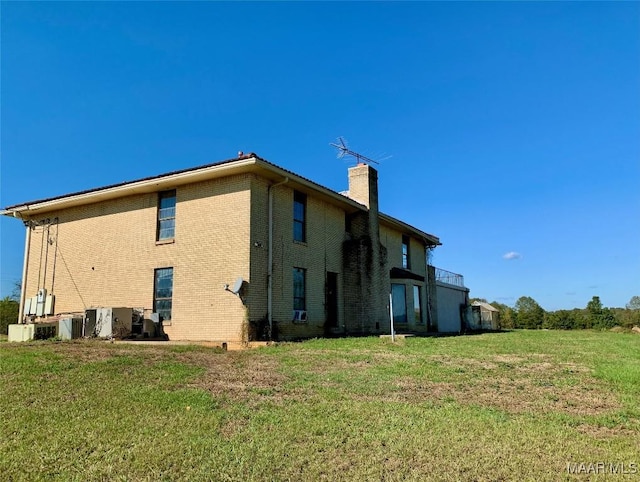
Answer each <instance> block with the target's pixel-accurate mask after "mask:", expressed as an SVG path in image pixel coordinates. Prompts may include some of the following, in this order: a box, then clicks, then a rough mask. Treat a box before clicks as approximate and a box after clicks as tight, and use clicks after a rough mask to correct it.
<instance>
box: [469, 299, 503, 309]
mask: <svg viewBox="0 0 640 482" xmlns="http://www.w3.org/2000/svg"><path fill="white" fill-rule="evenodd" d="M471 306H479V307H480V308H483V309H485V310H487V311H500V310H499V309H497V308H494V307H493V306H491V305H490V304H489V303H484V302H482V301H474V302H473V303H471Z"/></svg>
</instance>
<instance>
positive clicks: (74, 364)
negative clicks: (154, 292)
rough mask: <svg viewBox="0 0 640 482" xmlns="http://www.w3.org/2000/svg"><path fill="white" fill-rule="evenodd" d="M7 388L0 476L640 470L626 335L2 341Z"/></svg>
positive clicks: (633, 361) (561, 476)
mask: <svg viewBox="0 0 640 482" xmlns="http://www.w3.org/2000/svg"><path fill="white" fill-rule="evenodd" d="M0 384H1V387H2V390H1V392H0V394H1V395H0V396H1V400H2V412H1V414H0V474H2V478H3V480H16V481H17V480H44V479H47V480H65V481H67V480H82V481H84V480H190V481H191V480H242V481H244V480H265V481H266V480H269V481H271V480H295V481H300V480H313V481H315V480H332V481H333V480H348V481H357V480H420V481H422V480H438V481H441V480H444V481H446V480H451V481H466V480H492V481H495V480H518V481H522V480H535V481H540V480H600V479H602V480H605V479H609V480H627V479H628V480H638V478H639V477H640V336H638V335H635V334H629V333H612V332H589V331H574V332H559V331H514V332H509V333H495V334H483V335H475V336H462V337H448V338H410V339H407V340H406V341H404V342H403V343H399V344H396V345H393V344H391V343H390V342H386V341H382V340H380V339H378V338H355V339H337V340H311V341H308V342H304V343H286V344H279V345H277V346H272V347H266V348H262V349H257V350H251V351H245V352H222V351H219V350H214V349H210V348H204V347H197V346H182V345H158V346H148V345H131V344H118V343H116V344H111V343H104V342H95V341H93V342H87V341H78V342H33V343H28V344H9V343H1V344H0ZM568 464H569V466H570V468H571V470H572V471H576V470H577V471H578V472H581V473H578V474H574V473H569V470H568V469H567V466H568ZM580 464H583V465H580ZM590 464H591V465H590ZM615 471H617V472H619V473H618V474H615V475H612V474H611V472H615Z"/></svg>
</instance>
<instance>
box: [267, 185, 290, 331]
mask: <svg viewBox="0 0 640 482" xmlns="http://www.w3.org/2000/svg"><path fill="white" fill-rule="evenodd" d="M288 182H289V178H288V177H285V178H284V179H283V180H282V181H280V182H278V183H276V184H271V185H270V186H269V187H268V189H267V191H268V193H269V248H268V260H267V263H268V265H267V319H268V320H269V340H271V339H272V338H273V335H272V334H273V188H274V187H277V186H281V185H282V184H286V183H288Z"/></svg>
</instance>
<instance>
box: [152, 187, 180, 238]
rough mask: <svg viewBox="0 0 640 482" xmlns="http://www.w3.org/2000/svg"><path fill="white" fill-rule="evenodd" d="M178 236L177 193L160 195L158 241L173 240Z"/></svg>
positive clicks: (162, 193)
mask: <svg viewBox="0 0 640 482" xmlns="http://www.w3.org/2000/svg"><path fill="white" fill-rule="evenodd" d="M175 234H176V191H175V189H174V190H171V191H163V192H161V193H159V194H158V227H157V234H156V240H157V241H163V240H165V239H173V238H174V236H175Z"/></svg>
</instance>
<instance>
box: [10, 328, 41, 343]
mask: <svg viewBox="0 0 640 482" xmlns="http://www.w3.org/2000/svg"><path fill="white" fill-rule="evenodd" d="M33 327H34V325H33V324H29V325H23V324H20V325H18V324H15V325H9V341H29V340H33V335H34V331H35V330H34V329H33Z"/></svg>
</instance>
